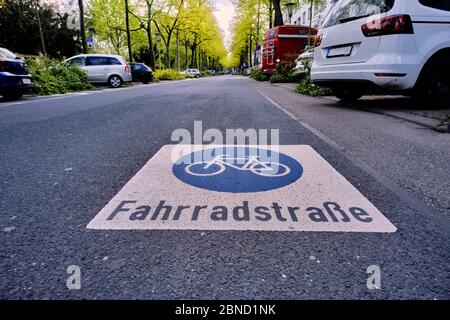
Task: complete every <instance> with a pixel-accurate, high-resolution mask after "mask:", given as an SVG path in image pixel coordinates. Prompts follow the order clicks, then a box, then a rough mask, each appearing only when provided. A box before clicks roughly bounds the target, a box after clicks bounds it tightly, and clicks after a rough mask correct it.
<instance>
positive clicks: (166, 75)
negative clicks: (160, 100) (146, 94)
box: [153, 69, 188, 80]
mask: <svg viewBox="0 0 450 320" xmlns="http://www.w3.org/2000/svg"><path fill="white" fill-rule="evenodd" d="M153 75H154V77H155V78H156V79H159V80H184V79H186V78H188V77H187V76H186V75H185V74H182V73H181V72H180V71H178V70H173V69H163V70H156V71H154V73H153Z"/></svg>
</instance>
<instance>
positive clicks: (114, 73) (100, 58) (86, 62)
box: [65, 54, 132, 88]
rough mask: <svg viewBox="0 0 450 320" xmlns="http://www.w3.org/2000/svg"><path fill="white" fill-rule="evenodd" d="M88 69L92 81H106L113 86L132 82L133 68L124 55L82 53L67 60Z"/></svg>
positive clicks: (71, 63)
mask: <svg viewBox="0 0 450 320" xmlns="http://www.w3.org/2000/svg"><path fill="white" fill-rule="evenodd" d="M65 63H66V64H67V65H68V66H72V65H76V66H78V67H79V68H81V69H82V70H84V71H86V73H87V76H88V78H89V81H90V82H91V83H100V84H102V83H106V84H108V85H109V86H111V87H113V88H118V87H120V86H121V85H122V84H123V83H124V82H131V81H132V77H131V69H130V66H129V64H128V63H127V62H126V61H125V59H124V58H123V57H122V56H118V55H110V54H80V55H77V56H74V57H71V58H69V59H67V60H66V61H65Z"/></svg>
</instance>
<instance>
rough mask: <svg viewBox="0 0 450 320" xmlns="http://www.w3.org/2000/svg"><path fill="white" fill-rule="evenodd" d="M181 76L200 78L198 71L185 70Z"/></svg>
mask: <svg viewBox="0 0 450 320" xmlns="http://www.w3.org/2000/svg"><path fill="white" fill-rule="evenodd" d="M182 74H186V75H190V76H193V77H194V78H200V71H199V70H198V69H186V70H184V71H183V72H182Z"/></svg>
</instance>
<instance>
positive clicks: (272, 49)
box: [262, 25, 317, 74]
mask: <svg viewBox="0 0 450 320" xmlns="http://www.w3.org/2000/svg"><path fill="white" fill-rule="evenodd" d="M309 30H310V28H309V27H306V26H294V25H289V26H278V27H274V28H272V29H269V31H267V33H266V36H265V38H264V43H263V46H262V70H263V72H264V73H267V74H272V73H273V72H275V69H276V67H277V60H278V59H279V61H278V62H279V63H281V64H289V63H294V62H295V59H296V58H297V57H298V56H299V54H301V53H302V52H303V51H304V50H305V47H306V46H307V45H308V36H309V35H311V36H312V39H311V41H310V44H313V43H314V39H313V37H314V36H315V35H316V34H317V29H315V28H311V32H309Z"/></svg>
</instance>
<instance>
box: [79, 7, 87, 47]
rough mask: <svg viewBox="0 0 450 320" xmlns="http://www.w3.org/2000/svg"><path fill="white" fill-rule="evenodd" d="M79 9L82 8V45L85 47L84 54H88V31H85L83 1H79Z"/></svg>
mask: <svg viewBox="0 0 450 320" xmlns="http://www.w3.org/2000/svg"><path fill="white" fill-rule="evenodd" d="M78 7H79V8H80V32H81V43H82V45H83V53H87V43H86V30H85V26H84V4H83V0H78Z"/></svg>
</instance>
